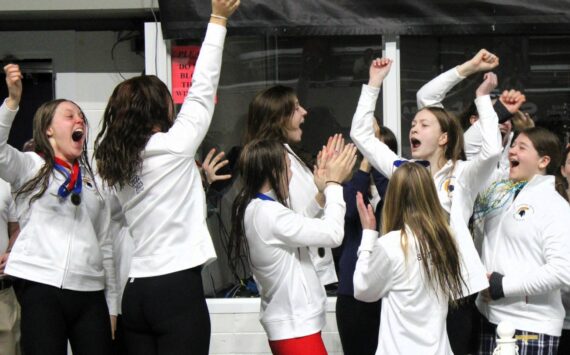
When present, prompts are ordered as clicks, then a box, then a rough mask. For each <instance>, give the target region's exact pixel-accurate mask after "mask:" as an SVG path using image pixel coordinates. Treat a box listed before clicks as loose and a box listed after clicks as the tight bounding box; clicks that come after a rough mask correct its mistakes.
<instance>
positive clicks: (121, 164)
mask: <svg viewBox="0 0 570 355" xmlns="http://www.w3.org/2000/svg"><path fill="white" fill-rule="evenodd" d="M173 121H174V103H173V101H172V96H171V95H170V92H169V91H168V88H167V87H166V85H165V84H164V83H163V82H162V81H160V79H158V78H157V77H156V76H154V75H143V76H138V77H135V78H131V79H129V80H125V81H123V82H122V83H120V84H119V85H117V87H116V88H115V90H114V91H113V94H112V95H111V97H110V98H109V102H108V103H107V107H106V108H105V112H104V114H103V127H102V129H101V132H99V135H97V139H96V140H95V159H97V170H98V173H99V175H101V177H102V178H103V180H105V181H106V182H107V184H108V185H109V186H115V185H117V184H118V185H119V187H123V186H124V185H125V184H128V183H129V182H130V181H131V180H132V179H133V177H134V176H135V175H136V174H137V173H138V172H139V171H140V168H141V166H142V161H143V158H142V154H141V152H142V151H143V150H144V148H145V146H146V144H147V142H148V140H149V139H150V137H151V136H152V135H153V134H154V133H155V132H157V131H160V132H167V131H168V129H170V127H172V123H173Z"/></svg>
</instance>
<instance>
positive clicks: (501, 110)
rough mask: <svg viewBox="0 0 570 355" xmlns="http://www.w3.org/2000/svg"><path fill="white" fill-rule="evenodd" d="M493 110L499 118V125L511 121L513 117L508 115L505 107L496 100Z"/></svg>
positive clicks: (510, 114)
mask: <svg viewBox="0 0 570 355" xmlns="http://www.w3.org/2000/svg"><path fill="white" fill-rule="evenodd" d="M493 109H494V110H495V112H496V113H497V116H499V123H504V122H505V121H508V120H510V119H511V117H513V114H512V113H510V112H509V110H507V108H506V107H505V105H503V103H502V102H501V100H499V99H497V101H496V102H495V104H494V105H493Z"/></svg>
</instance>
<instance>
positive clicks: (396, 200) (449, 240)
mask: <svg viewBox="0 0 570 355" xmlns="http://www.w3.org/2000/svg"><path fill="white" fill-rule="evenodd" d="M406 228H409V229H410V230H411V231H412V233H413V235H414V236H415V243H416V248H417V250H418V252H419V254H420V255H421V265H422V268H423V270H424V276H425V277H426V279H427V281H428V285H429V286H430V287H431V288H432V289H433V290H434V291H436V292H435V294H436V295H437V296H438V297H439V295H445V296H447V297H448V298H449V300H450V301H451V302H453V301H454V300H456V299H460V298H462V297H463V288H462V286H463V285H464V280H463V278H462V276H461V261H460V254H459V249H458V247H457V245H456V243H455V238H454V237H453V235H452V232H451V230H450V228H449V224H448V221H447V216H446V214H445V212H444V211H443V208H442V207H441V204H440V203H439V198H438V197H437V191H436V190H435V184H434V182H433V178H432V176H431V174H430V173H429V170H428V169H426V168H425V167H423V166H421V165H420V164H417V163H413V162H410V163H406V164H404V165H402V166H400V167H399V168H398V169H396V171H395V172H394V174H393V175H392V177H391V178H390V182H389V183H388V189H387V191H386V197H385V199H384V208H383V210H382V234H386V233H388V232H391V231H396V230H399V231H400V233H401V239H400V245H401V247H402V250H403V251H404V255H405V256H406V260H407V253H408V244H409V242H410V240H409V236H408V234H407V231H406ZM414 257H415V256H414Z"/></svg>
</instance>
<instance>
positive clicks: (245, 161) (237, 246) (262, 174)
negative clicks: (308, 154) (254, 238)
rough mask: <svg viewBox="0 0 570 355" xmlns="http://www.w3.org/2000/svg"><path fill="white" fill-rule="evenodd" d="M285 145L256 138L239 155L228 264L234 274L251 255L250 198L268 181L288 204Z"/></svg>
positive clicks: (281, 201)
mask: <svg viewBox="0 0 570 355" xmlns="http://www.w3.org/2000/svg"><path fill="white" fill-rule="evenodd" d="M285 156H286V149H285V147H284V146H283V144H281V143H279V142H278V141H275V140H267V139H265V140H260V139H255V140H253V141H251V142H249V143H248V144H246V145H245V147H243V150H242V151H241V154H240V158H239V173H240V177H241V189H240V191H239V193H238V195H237V197H236V198H235V200H234V203H233V206H232V223H231V224H232V231H231V237H230V242H229V245H228V258H229V265H230V267H231V268H232V270H233V271H234V274H236V275H237V274H239V270H237V269H238V265H240V263H241V261H242V260H243V259H244V258H247V259H249V249H248V247H247V239H246V238H245V228H244V221H243V219H244V216H245V210H246V208H247V206H248V205H249V203H250V202H251V200H253V199H254V198H255V197H256V195H257V194H258V193H259V190H260V189H261V188H262V187H263V185H264V184H265V183H266V182H269V185H270V186H271V188H272V189H273V191H275V194H276V195H277V199H276V201H278V202H279V203H281V204H283V205H284V206H287V202H286V200H287V186H288V185H289V181H287V175H286V174H287V168H286V166H287V161H286V158H285Z"/></svg>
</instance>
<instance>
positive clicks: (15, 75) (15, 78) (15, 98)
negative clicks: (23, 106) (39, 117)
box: [4, 64, 23, 110]
mask: <svg viewBox="0 0 570 355" xmlns="http://www.w3.org/2000/svg"><path fill="white" fill-rule="evenodd" d="M4 74H6V86H7V87H8V99H7V100H6V105H7V106H8V108H9V109H11V110H15V109H17V108H18V105H20V99H21V98H22V79H23V76H22V72H21V71H20V66H19V65H17V64H8V65H6V66H5V67H4Z"/></svg>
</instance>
